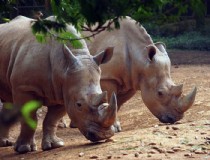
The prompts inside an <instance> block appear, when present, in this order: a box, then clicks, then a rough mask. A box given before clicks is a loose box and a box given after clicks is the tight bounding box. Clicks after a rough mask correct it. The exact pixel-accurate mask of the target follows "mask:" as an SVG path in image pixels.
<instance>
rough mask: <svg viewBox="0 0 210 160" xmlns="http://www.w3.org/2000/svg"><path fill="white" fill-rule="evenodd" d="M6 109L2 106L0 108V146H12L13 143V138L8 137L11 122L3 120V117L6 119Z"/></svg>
mask: <svg viewBox="0 0 210 160" xmlns="http://www.w3.org/2000/svg"><path fill="white" fill-rule="evenodd" d="M2 107H3V106H2ZM8 111H10V110H4V108H3V109H2V110H0V118H1V119H0V147H6V146H12V145H13V144H14V140H13V139H12V138H10V137H9V129H10V128H11V126H12V125H13V123H10V122H7V121H6V122H5V119H8V117H7V114H8ZM5 116H6V117H5Z"/></svg>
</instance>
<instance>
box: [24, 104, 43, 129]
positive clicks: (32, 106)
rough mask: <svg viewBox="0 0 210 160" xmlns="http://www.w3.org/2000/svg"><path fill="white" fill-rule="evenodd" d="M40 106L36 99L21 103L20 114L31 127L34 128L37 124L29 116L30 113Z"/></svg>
mask: <svg viewBox="0 0 210 160" xmlns="http://www.w3.org/2000/svg"><path fill="white" fill-rule="evenodd" d="M40 106H41V104H40V102H38V101H29V102H27V103H25V104H24V105H23V107H22V108H21V113H22V116H23V118H24V120H25V122H26V123H27V124H28V125H29V126H30V127H31V128H32V129H35V128H36V126H37V122H36V121H34V120H33V119H32V117H31V113H32V112H34V111H36V110H37V109H38V108H39V107H40Z"/></svg>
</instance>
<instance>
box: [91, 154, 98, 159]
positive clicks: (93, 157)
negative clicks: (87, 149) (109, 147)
mask: <svg viewBox="0 0 210 160" xmlns="http://www.w3.org/2000/svg"><path fill="white" fill-rule="evenodd" d="M97 158H98V156H96V155H93V156H90V159H97Z"/></svg>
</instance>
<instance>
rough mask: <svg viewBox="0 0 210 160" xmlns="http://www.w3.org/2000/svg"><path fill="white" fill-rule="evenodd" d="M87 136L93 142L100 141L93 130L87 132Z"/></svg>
mask: <svg viewBox="0 0 210 160" xmlns="http://www.w3.org/2000/svg"><path fill="white" fill-rule="evenodd" d="M87 138H88V139H89V140H90V141H92V142H96V141H98V138H97V136H96V134H95V133H93V132H88V133H87Z"/></svg>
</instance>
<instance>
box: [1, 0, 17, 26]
mask: <svg viewBox="0 0 210 160" xmlns="http://www.w3.org/2000/svg"><path fill="white" fill-rule="evenodd" d="M15 2H16V0H1V1H0V22H7V21H9V15H10V12H11V10H12V8H13V6H14V4H15Z"/></svg>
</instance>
